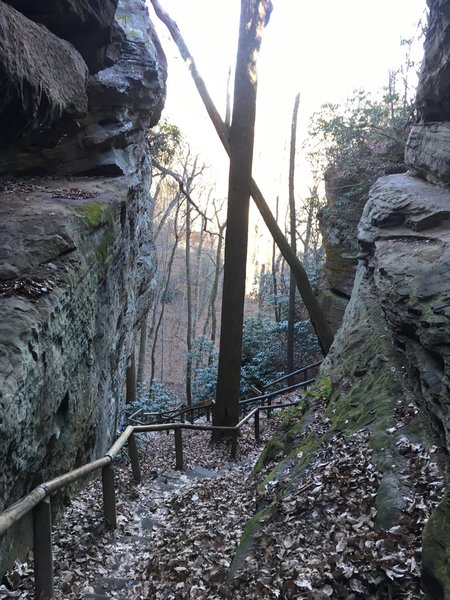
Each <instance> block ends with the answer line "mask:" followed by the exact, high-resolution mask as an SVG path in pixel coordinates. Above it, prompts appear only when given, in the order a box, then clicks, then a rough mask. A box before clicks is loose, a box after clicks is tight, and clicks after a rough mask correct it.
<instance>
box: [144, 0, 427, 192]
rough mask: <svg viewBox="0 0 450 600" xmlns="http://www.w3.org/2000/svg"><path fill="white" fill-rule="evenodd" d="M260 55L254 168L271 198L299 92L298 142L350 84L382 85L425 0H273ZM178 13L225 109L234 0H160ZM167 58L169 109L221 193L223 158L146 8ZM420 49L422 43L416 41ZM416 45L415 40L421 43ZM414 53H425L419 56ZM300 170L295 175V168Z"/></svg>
mask: <svg viewBox="0 0 450 600" xmlns="http://www.w3.org/2000/svg"><path fill="white" fill-rule="evenodd" d="M272 1H273V7H274V8H273V12H272V16H271V19H270V22H269V25H268V26H267V28H266V29H265V31H264V34H263V40H262V47H261V54H260V57H259V60H258V78H259V81H258V107H257V125H256V141H255V156H254V169H253V172H254V176H255V179H256V180H257V182H258V184H259V186H260V187H261V189H262V191H263V193H264V194H265V196H266V199H267V200H268V202H269V203H270V204H274V199H275V196H276V195H277V194H278V193H281V194H285V195H287V168H288V165H287V158H285V157H286V156H287V151H286V149H287V146H288V144H289V137H290V124H291V118H292V109H293V104H294V98H295V95H296V93H297V92H300V95H301V100H300V113H299V128H298V134H297V140H298V145H300V144H301V142H302V140H303V138H304V136H305V133H306V129H307V125H308V121H309V118H310V116H311V115H312V113H313V112H315V111H317V110H319V108H320V106H321V104H323V103H325V102H339V101H343V100H345V98H346V97H347V96H349V95H350V94H351V92H352V90H353V89H355V88H364V89H366V90H370V91H377V90H380V89H381V88H382V87H383V86H385V85H386V84H387V81H388V72H389V69H390V68H396V67H398V66H399V65H400V64H401V63H402V58H403V56H404V49H403V48H402V47H401V46H400V40H401V38H402V37H403V38H405V37H411V36H412V35H414V33H415V32H416V25H417V23H418V22H419V20H420V19H421V18H423V17H424V14H425V9H426V0H272ZM161 3H162V5H163V6H164V8H165V9H166V10H167V12H168V13H169V14H170V15H171V17H172V18H173V19H174V20H175V21H176V22H177V23H178V26H179V28H180V31H181V33H182V35H183V36H184V39H185V41H186V43H187V45H188V47H189V49H190V51H191V53H192V55H193V56H194V58H195V61H196V64H197V67H198V69H199V71H200V73H201V74H202V76H203V78H204V80H205V82H206V85H207V87H208V90H209V92H210V95H211V96H212V98H213V100H214V102H215V103H216V106H217V107H218V109H219V110H220V111H221V113H222V114H224V106H225V93H226V81H227V74H228V69H229V66H230V65H234V62H235V58H236V47H237V34H238V26H239V10H240V2H239V0H161ZM150 14H151V15H152V19H153V21H154V23H155V25H156V27H157V30H158V33H159V35H160V38H161V41H162V44H163V47H164V50H165V52H166V54H167V57H168V60H169V80H168V96H167V103H166V110H165V113H164V115H165V117H166V118H167V119H168V120H169V122H173V123H175V124H177V125H178V126H179V127H180V128H181V129H182V131H183V132H184V134H185V137H186V138H187V139H188V140H189V143H190V144H191V146H192V147H193V148H194V149H195V151H196V152H199V153H200V154H201V155H202V157H203V159H204V160H205V161H206V162H208V163H211V164H212V172H214V173H215V174H216V175H215V176H216V179H217V180H218V188H219V196H220V197H226V190H227V178H228V161H227V159H226V156H225V153H224V151H223V150H222V148H221V146H220V143H219V142H218V140H217V136H216V133H215V131H214V129H213V126H212V125H211V123H210V122H209V118H208V116H207V113H206V111H205V109H204V108H203V105H202V103H201V100H200V98H199V96H198V93H197V91H196V89H195V87H194V84H193V82H192V80H191V77H190V74H189V72H188V69H187V67H186V65H185V64H184V61H183V60H182V59H181V57H180V56H179V54H178V50H177V49H176V47H175V45H174V43H173V42H172V40H171V38H170V36H169V34H168V32H167V30H166V29H165V27H164V26H162V25H161V23H160V22H159V21H158V19H157V18H156V17H155V15H154V13H153V11H152V10H150ZM419 50H420V49H419ZM420 54H421V50H420ZM416 58H418V59H419V60H420V58H421V56H418V57H416ZM301 175H302V174H301V173H297V177H301Z"/></svg>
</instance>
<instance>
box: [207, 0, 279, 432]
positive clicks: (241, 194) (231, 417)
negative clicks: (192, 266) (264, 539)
mask: <svg viewBox="0 0 450 600" xmlns="http://www.w3.org/2000/svg"><path fill="white" fill-rule="evenodd" d="M270 7H271V4H270V2H268V1H265V0H241V18H240V27H239V42H238V53H237V61H236V74H235V81H234V102H233V112H232V119H231V127H230V138H229V139H230V151H231V152H230V172H229V179H228V206H227V231H226V234H225V263H224V273H223V295H222V316H221V327H220V331H221V333H220V348H219V365H218V376H217V388H216V402H215V404H214V409H213V424H214V425H227V426H230V425H236V423H237V422H238V421H239V397H240V373H241V354H242V326H243V321H244V298H245V277H246V262H247V240H248V212H249V202H250V183H251V177H252V163H253V143H254V131H255V115H256V87H257V72H256V59H257V56H258V51H259V48H260V45H261V35H262V31H263V27H264V25H265V22H266V19H268V17H269V14H270Z"/></svg>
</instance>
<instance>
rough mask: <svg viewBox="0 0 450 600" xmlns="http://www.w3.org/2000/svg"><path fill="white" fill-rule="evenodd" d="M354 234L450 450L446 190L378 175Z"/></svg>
mask: <svg viewBox="0 0 450 600" xmlns="http://www.w3.org/2000/svg"><path fill="white" fill-rule="evenodd" d="M359 239H360V243H361V244H362V245H363V247H364V248H365V250H366V252H367V256H366V258H365V259H364V262H365V263H366V264H367V267H366V268H367V270H368V272H369V273H370V274H371V276H372V277H373V280H374V284H375V285H376V288H377V295H378V298H379V300H380V305H381V307H382V309H383V313H384V316H385V319H386V322H387V324H388V327H389V331H390V334H391V335H392V338H393V340H394V343H395V345H396V346H397V347H398V348H399V350H400V352H401V353H402V354H404V355H405V357H406V359H407V363H408V365H409V368H410V371H411V378H412V380H413V381H414V387H415V395H416V398H417V399H418V402H419V404H420V405H421V407H422V409H423V410H424V411H425V412H426V413H427V415H428V418H429V421H430V424H431V426H432V428H433V429H434V432H435V435H436V438H437V440H439V442H440V444H441V445H442V447H443V448H445V449H446V451H450V417H449V415H450V410H449V409H450V379H449V373H450V348H449V347H448V344H447V340H448V339H449V336H450V269H449V268H448V265H449V260H450V191H447V190H444V189H441V188H439V187H435V186H432V185H430V184H427V183H425V182H422V181H420V180H418V179H414V178H412V177H410V176H408V175H391V176H390V177H386V178H382V179H380V180H379V181H378V182H377V183H376V185H374V186H373V188H372V190H371V194H370V199H369V202H368V203H367V205H366V207H365V209H364V213H363V216H362V219H361V223H360V230H359ZM360 301H363V299H362V298H361V299H360Z"/></svg>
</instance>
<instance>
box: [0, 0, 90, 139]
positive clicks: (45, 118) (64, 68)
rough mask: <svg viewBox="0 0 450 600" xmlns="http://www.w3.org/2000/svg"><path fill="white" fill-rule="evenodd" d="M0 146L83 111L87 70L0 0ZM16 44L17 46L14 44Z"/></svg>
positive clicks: (76, 56)
mask: <svg viewBox="0 0 450 600" xmlns="http://www.w3.org/2000/svg"><path fill="white" fill-rule="evenodd" d="M0 31H1V35H0V119H1V120H0V145H1V146H2V147H7V146H8V145H10V144H11V142H12V140H13V139H14V138H17V137H22V136H24V135H26V134H30V133H31V132H39V131H41V130H42V129H46V128H48V127H50V126H51V125H53V124H55V123H56V122H58V121H60V120H61V118H62V117H63V115H64V114H65V115H66V116H67V115H72V116H73V117H74V118H77V117H80V116H82V115H83V114H85V113H86V111H87V93H86V83H87V76H88V69H87V67H86V64H85V63H84V61H83V59H82V58H81V56H80V55H79V53H78V52H77V51H76V50H75V49H74V48H73V47H72V46H71V45H70V44H69V43H68V42H66V41H64V40H60V39H59V38H57V37H56V36H54V35H53V34H52V33H50V31H48V30H47V29H45V28H43V27H40V26H39V25H36V24H35V23H33V22H31V21H29V20H28V19H26V18H25V17H24V16H23V15H21V14H20V13H19V12H17V11H16V10H14V9H13V8H11V7H10V6H8V5H6V4H4V3H3V2H0ZM18 41H19V43H18Z"/></svg>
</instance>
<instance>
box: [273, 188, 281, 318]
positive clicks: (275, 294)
mask: <svg viewBox="0 0 450 600" xmlns="http://www.w3.org/2000/svg"><path fill="white" fill-rule="evenodd" d="M279 201H280V198H279V196H277V200H276V205H275V219H276V220H277V221H278V205H279ZM276 251H277V246H276V244H275V242H272V291H273V308H274V312H275V322H276V323H279V322H280V319H281V314H280V305H279V304H278V285H277V261H276Z"/></svg>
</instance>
